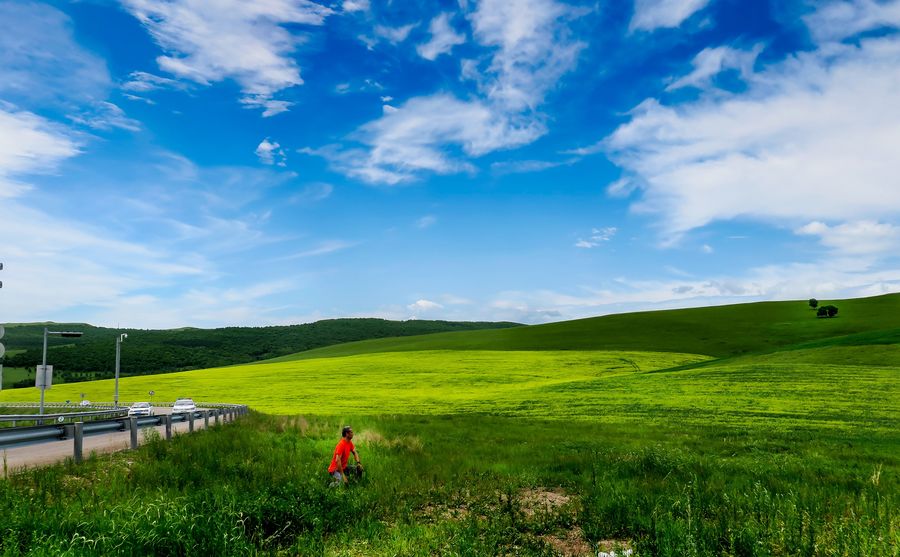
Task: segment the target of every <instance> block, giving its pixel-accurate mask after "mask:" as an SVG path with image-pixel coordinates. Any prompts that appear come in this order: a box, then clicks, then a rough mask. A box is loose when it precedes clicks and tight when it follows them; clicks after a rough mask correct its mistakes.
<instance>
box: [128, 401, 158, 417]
mask: <svg viewBox="0 0 900 557" xmlns="http://www.w3.org/2000/svg"><path fill="white" fill-rule="evenodd" d="M153 414H154V412H153V407H152V406H150V403H149V402H135V403H134V404H132V405H131V407H130V408H128V415H129V416H152V415H153Z"/></svg>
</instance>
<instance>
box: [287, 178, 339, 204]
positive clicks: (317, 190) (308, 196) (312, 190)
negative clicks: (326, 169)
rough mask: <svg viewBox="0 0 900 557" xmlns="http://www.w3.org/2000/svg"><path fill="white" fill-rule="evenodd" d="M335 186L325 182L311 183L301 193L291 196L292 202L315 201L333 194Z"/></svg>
mask: <svg viewBox="0 0 900 557" xmlns="http://www.w3.org/2000/svg"><path fill="white" fill-rule="evenodd" d="M333 191H334V186H332V185H331V184H326V183H324V182H317V183H314V184H309V185H307V186H306V187H304V188H303V190H301V191H300V192H299V193H297V194H295V195H293V196H291V198H290V200H289V202H290V203H301V204H303V203H315V202H317V201H322V200H323V199H327V198H328V197H330V196H331V194H332V192H333Z"/></svg>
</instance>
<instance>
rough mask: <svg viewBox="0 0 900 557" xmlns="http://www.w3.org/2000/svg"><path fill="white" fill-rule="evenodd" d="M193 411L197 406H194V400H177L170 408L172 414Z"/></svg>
mask: <svg viewBox="0 0 900 557" xmlns="http://www.w3.org/2000/svg"><path fill="white" fill-rule="evenodd" d="M195 410H197V405H196V404H194V399H192V398H179V399H178V400H176V401H175V404H174V405H173V406H172V413H173V414H186V413H187V412H193V411H195Z"/></svg>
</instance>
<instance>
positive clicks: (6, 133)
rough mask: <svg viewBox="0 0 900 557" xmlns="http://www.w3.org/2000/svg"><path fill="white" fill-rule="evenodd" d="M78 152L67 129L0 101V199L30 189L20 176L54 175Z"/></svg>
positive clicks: (75, 141) (74, 141) (77, 147)
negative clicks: (55, 171)
mask: <svg viewBox="0 0 900 557" xmlns="http://www.w3.org/2000/svg"><path fill="white" fill-rule="evenodd" d="M79 152H80V150H79V142H78V141H77V140H76V139H75V138H74V136H73V134H72V133H71V132H70V131H69V130H68V129H66V128H64V127H62V126H59V125H57V124H54V123H52V122H50V121H49V120H46V119H44V118H42V117H40V116H38V115H36V114H33V113H31V112H27V111H23V110H16V109H15V107H12V106H10V105H6V104H3V103H2V102H0V198H4V197H14V196H17V195H20V194H22V193H23V192H24V191H26V190H27V189H29V186H28V185H27V184H26V183H24V182H22V181H21V178H22V177H24V176H25V175H28V174H44V173H48V172H53V171H54V169H55V168H56V167H57V165H58V164H59V163H60V162H62V161H64V160H65V159H67V158H70V157H73V156H75V155H77V154H78V153H79ZM5 212H6V211H5ZM5 218H6V217H5V216H4V219H5ZM5 227H6V225H5V224H4V228H5ZM4 234H6V231H4Z"/></svg>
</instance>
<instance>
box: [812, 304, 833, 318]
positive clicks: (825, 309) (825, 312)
mask: <svg viewBox="0 0 900 557" xmlns="http://www.w3.org/2000/svg"><path fill="white" fill-rule="evenodd" d="M837 313H838V308H837V306H830V305H829V306H822V307H820V308H819V310H818V311H817V312H816V317H834V316H835V315H837Z"/></svg>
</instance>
